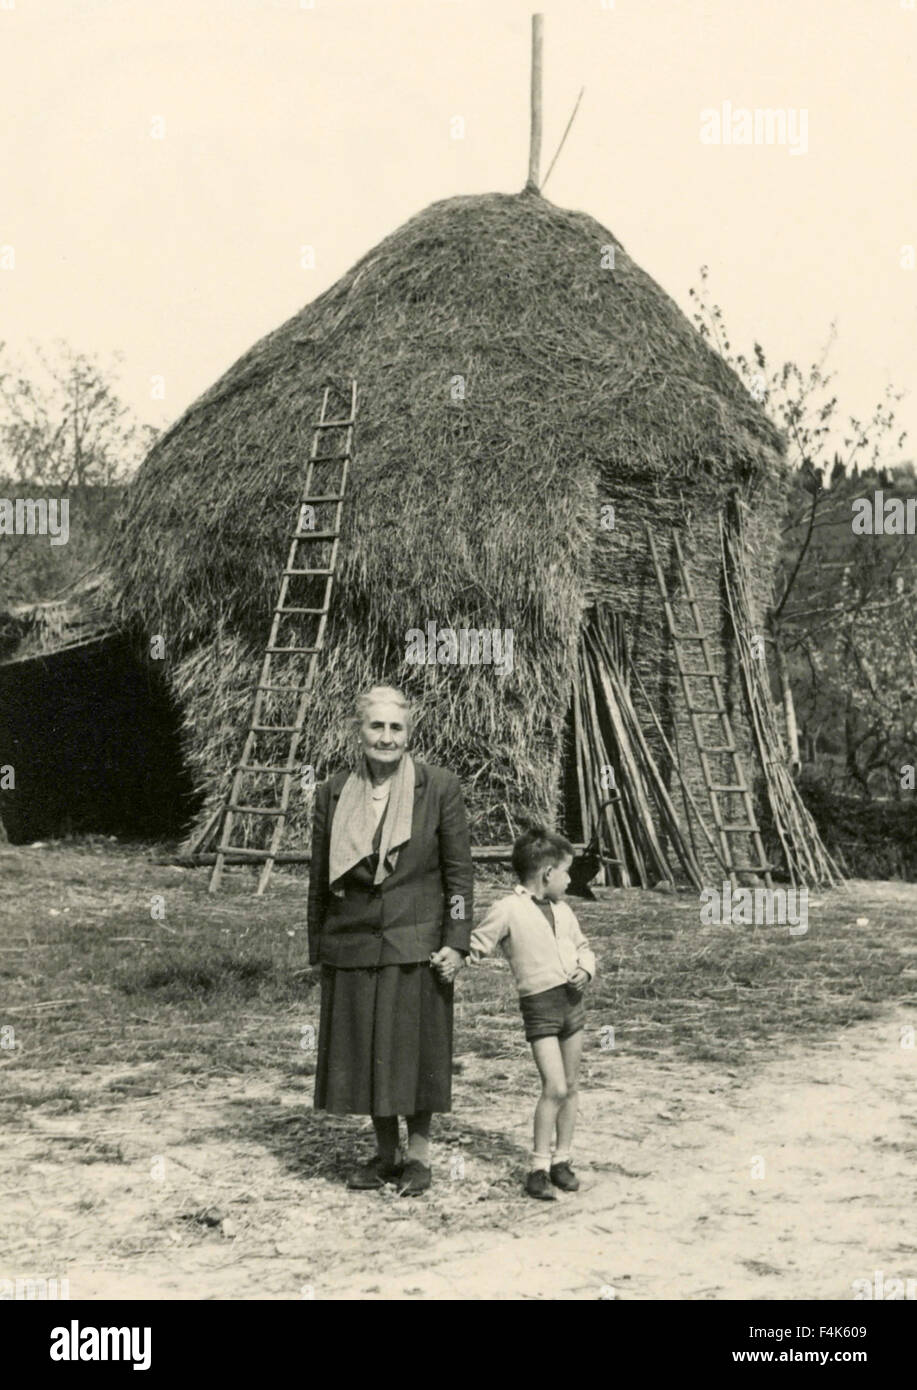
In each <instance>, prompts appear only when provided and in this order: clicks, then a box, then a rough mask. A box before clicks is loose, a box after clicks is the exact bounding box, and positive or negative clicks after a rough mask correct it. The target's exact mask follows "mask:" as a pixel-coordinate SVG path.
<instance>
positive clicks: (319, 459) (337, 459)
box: [309, 454, 350, 463]
mask: <svg viewBox="0 0 917 1390" xmlns="http://www.w3.org/2000/svg"><path fill="white" fill-rule="evenodd" d="M349 458H350V455H349V454H316V455H315V458H314V459H310V460H309V462H310V463H343V462H344V460H345V459H349Z"/></svg>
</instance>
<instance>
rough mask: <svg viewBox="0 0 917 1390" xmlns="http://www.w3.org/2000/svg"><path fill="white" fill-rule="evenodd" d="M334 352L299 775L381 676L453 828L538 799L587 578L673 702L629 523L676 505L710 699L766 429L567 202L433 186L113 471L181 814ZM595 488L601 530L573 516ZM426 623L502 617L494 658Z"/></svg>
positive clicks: (332, 761)
mask: <svg viewBox="0 0 917 1390" xmlns="http://www.w3.org/2000/svg"><path fill="white" fill-rule="evenodd" d="M612 248H613V256H614V268H613V269H612V268H608V264H607V263H608V261H609V260H610V253H611V251H612ZM603 261H604V262H605V264H603ZM350 377H356V379H357V381H358V383H359V407H358V425H357V455H356V462H355V466H354V471H353V474H352V487H351V491H350V498H349V502H348V505H347V507H346V508H345V521H344V535H343V542H342V551H341V559H340V563H339V568H338V573H337V580H336V587H335V594H334V598H333V604H332V615H331V621H330V625H329V630H328V642H327V646H326V651H325V655H324V656H323V658H322V660H321V673H320V678H319V681H318V685H317V688H316V690H315V695H314V699H313V701H312V705H311V712H310V719H309V723H308V726H307V737H306V740H305V742H304V746H303V750H302V758H303V762H305V763H311V764H313V765H314V766H315V768H316V771H317V773H318V775H320V776H321V775H324V773H325V772H326V771H327V770H328V769H329V768H332V767H334V766H336V765H339V764H340V763H341V761H342V760H343V758H344V757H345V743H344V729H343V719H344V716H345V715H346V713H347V712H348V711H349V708H350V705H351V701H352V698H353V696H354V694H355V692H357V691H358V690H360V689H361V688H363V687H365V686H367V685H368V684H371V683H373V682H376V681H378V680H380V679H385V680H387V681H392V682H394V683H397V684H401V685H403V686H404V687H406V689H407V690H408V691H409V692H410V694H411V695H412V696H413V697H414V698H415V700H416V701H417V705H418V707H419V710H420V714H421V723H420V726H419V728H418V730H417V735H416V738H417V743H418V744H419V747H420V750H421V754H422V756H426V757H428V758H429V759H431V760H433V761H436V762H441V763H444V764H445V765H447V766H449V767H451V768H452V769H454V770H455V771H456V772H457V773H459V774H460V776H461V777H462V778H463V781H464V783H465V787H466V791H467V793H468V796H469V802H470V807H471V811H472V815H473V821H474V834H475V837H476V838H477V840H478V841H479V842H487V841H492V840H494V839H497V840H505V839H506V838H507V836H508V834H509V832H510V829H511V827H512V826H514V825H516V824H518V823H519V822H520V821H522V820H524V819H525V818H526V817H529V816H531V815H539V816H543V817H546V818H548V819H549V820H552V821H557V820H558V818H560V817H561V816H562V805H561V803H562V795H561V792H562V780H563V772H564V769H563V766H562V763H563V746H564V733H565V722H566V720H567V717H568V711H569V708H570V687H571V680H572V677H573V672H574V670H575V663H576V649H577V642H578V639H579V632H580V627H581V624H582V622H583V620H584V614H585V613H586V610H587V608H588V606H589V604H590V603H591V602H592V601H593V600H594V599H595V598H600V599H601V600H603V601H604V602H606V603H608V604H610V605H611V606H612V607H613V608H614V609H615V610H616V611H618V612H621V613H623V614H624V615H625V616H626V618H627V621H628V625H629V629H630V634H631V638H632V641H633V643H634V646H635V650H636V655H637V661H638V664H639V668H640V671H641V674H642V676H643V679H644V680H645V681H646V682H647V684H648V686H649V687H650V689H651V690H652V691H653V693H654V697H655V698H656V699H658V701H659V705H660V708H661V709H663V711H665V712H666V717H667V718H669V719H670V720H673V721H675V723H676V724H678V723H679V721H680V720H681V715H680V714H679V712H678V708H677V706H678V697H677V693H676V690H675V685H674V682H673V680H672V678H671V661H670V655H669V653H668V651H667V646H668V643H667V641H666V638H665V634H664V627H663V621H662V610H661V606H660V602H659V598H658V594H657V592H656V588H655V583H654V581H653V577H652V572H651V569H650V566H649V560H648V557H647V553H646V542H645V537H644V524H645V523H646V522H647V521H650V522H651V523H652V524H653V526H654V527H656V528H657V536H658V539H659V542H660V545H661V547H662V548H663V551H664V552H667V547H666V538H667V535H668V530H669V528H670V527H671V526H672V525H680V526H682V527H684V532H683V544H684V545H685V548H686V551H687V553H688V555H689V558H693V564H694V578H695V582H696V585H697V587H698V589H699V590H700V592H701V595H702V599H703V601H704V602H705V603H707V604H709V605H710V608H711V623H712V626H713V629H714V630H715V632H716V633H717V634H721V635H722V643H721V645H719V646H718V658H717V659H718V661H721V662H722V669H723V671H724V674H726V675H727V676H729V677H730V679H731V682H732V684H731V686H730V688H731V689H733V690H734V691H735V695H736V699H737V700H738V699H739V698H740V697H739V686H738V684H737V683H736V678H735V673H734V671H730V659H729V652H728V647H727V646H726V637H725V633H726V621H725V615H724V612H723V609H722V603H721V594H720V586H719V551H718V539H717V515H718V513H719V511H720V510H721V508H722V507H723V505H724V502H725V499H726V497H727V495H728V494H729V492H730V490H732V489H733V488H736V487H738V489H739V490H740V493H741V495H742V496H743V497H744V498H745V499H746V500H748V501H749V503H750V505H751V508H752V523H751V525H752V531H753V533H754V532H756V534H753V537H752V539H753V542H754V544H755V546H756V547H757V555H756V558H755V561H754V563H755V566H756V572H755V575H754V577H753V584H754V586H757V591H758V592H759V593H762V594H763V592H764V590H765V589H766V586H767V584H768V583H769V578H770V569H771V562H772V557H773V547H772V544H771V539H772V536H773V534H774V530H775V526H776V520H775V516H774V508H773V507H772V505H771V503H772V499H773V497H774V487H775V483H776V479H777V477H778V474H779V472H780V469H781V466H782V464H781V454H782V446H781V440H780V437H779V435H778V434H777V432H776V431H775V430H774V428H773V427H772V426H771V424H770V423H769V422H768V420H767V419H766V417H765V415H764V414H763V412H762V410H761V409H760V407H759V406H758V405H757V404H756V403H755V402H754V401H753V400H752V399H751V398H750V396H749V395H748V394H747V392H746V391H745V389H744V388H743V387H742V385H741V384H740V382H739V381H738V379H737V378H736V377H735V375H734V374H733V373H732V372H731V371H730V369H729V368H728V367H727V366H726V365H725V364H724V362H723V361H722V360H721V359H720V358H719V357H718V356H717V355H716V354H715V353H714V352H713V351H712V350H711V349H710V348H709V347H708V346H707V344H706V343H705V342H704V341H703V340H702V339H701V338H700V336H699V335H698V334H697V333H696V331H695V330H694V328H693V327H692V326H691V325H690V324H689V322H688V321H687V319H686V318H685V317H684V315H683V314H682V313H681V311H680V310H679V309H678V308H677V306H676V305H675V304H674V302H673V301H672V300H671V299H670V298H669V297H668V296H667V295H666V294H665V293H664V292H663V291H662V290H661V289H660V288H659V286H658V285H657V284H656V283H655V282H654V281H653V280H652V279H651V278H650V277H649V276H648V275H647V274H645V272H644V271H642V270H641V269H640V267H639V266H638V265H636V264H635V262H634V261H633V260H632V259H631V258H630V256H629V255H628V254H627V252H626V251H625V250H624V248H623V247H622V246H621V245H620V243H619V242H618V241H617V240H616V238H615V237H614V236H613V235H612V233H610V232H608V231H607V230H605V229H604V228H603V227H601V226H600V225H599V224H598V223H597V222H595V221H594V220H593V219H592V218H590V217H588V216H586V215H584V214H582V213H577V212H569V211H565V210H563V209H561V208H557V207H555V206H553V205H552V204H550V203H548V202H547V201H545V200H544V199H543V198H541V197H540V196H537V195H534V194H531V193H523V194H520V195H515V196H507V195H502V194H490V195H485V196H476V197H460V198H452V199H449V200H446V201H444V202H440V203H436V204H434V205H432V206H431V207H429V208H427V209H426V210H425V211H423V212H421V213H420V214H418V215H417V216H415V217H413V218H412V219H411V220H410V221H409V222H407V223H406V224H405V225H404V226H403V227H401V228H400V229H399V230H398V231H396V232H395V233H393V234H392V235H391V236H389V237H387V238H386V239H385V240H384V241H383V242H382V243H381V244H380V245H379V246H377V247H376V248H375V249H374V250H372V251H371V252H369V254H368V255H366V256H364V257H363V259H362V260H361V261H359V262H358V263H357V264H356V265H355V266H354V267H353V268H352V269H351V270H350V271H348V272H347V274H345V275H344V276H343V277H342V278H341V279H340V280H339V281H338V282H337V284H335V285H334V286H333V287H332V288H331V289H329V290H328V291H327V292H326V293H324V294H323V295H321V296H320V297H319V298H318V299H316V300H315V301H314V302H313V303H311V304H309V305H307V307H306V308H305V309H303V310H302V311H301V312H300V313H298V314H296V315H295V316H294V317H293V318H291V319H290V320H288V322H286V323H285V324H283V325H282V326H281V327H280V328H278V329H276V330H275V331H274V332H273V333H271V334H269V335H268V336H267V337H266V338H264V339H262V341H261V342H259V343H258V344H256V345H255V346H254V347H253V348H252V349H251V351H249V352H248V353H246V354H245V356H244V357H242V358H241V359H240V360H239V361H238V362H237V363H236V364H235V365H234V366H233V367H232V368H231V369H230V370H229V371H228V372H227V373H226V374H225V375H224V376H223V377H222V378H221V379H220V380H219V381H218V382H217V383H216V384H215V385H214V386H213V387H212V388H211V389H210V390H209V391H207V392H206V393H205V394H204V395H203V396H202V397H201V398H200V399H199V400H198V401H197V402H196V403H195V404H194V405H193V406H192V407H191V408H190V409H189V410H188V411H187V412H186V413H185V414H184V415H183V416H182V418H181V419H180V420H179V421H178V422H177V423H176V424H175V425H174V426H173V427H172V429H171V430H169V431H168V432H167V433H166V434H165V435H164V436H163V437H162V439H161V440H160V441H159V442H158V443H157V444H156V446H155V447H154V449H153V450H152V452H151V454H150V455H149V457H148V459H147V460H146V462H145V463H144V465H143V467H142V469H141V471H140V474H139V476H138V478H137V479H136V481H135V483H134V484H133V486H132V487H131V488H130V489H129V493H128V496H127V499H126V503H125V507H124V511H123V516H122V520H121V525H120V527H119V529H118V531H117V539H116V542H115V544H114V547H113V550H112V554H111V556H110V557H109V562H110V569H111V586H112V587H111V596H110V598H111V602H112V604H113V607H114V609H115V610H116V612H117V615H118V617H119V619H120V621H122V622H124V623H127V624H129V625H130V626H131V627H132V628H134V629H135V630H136V631H137V633H138V634H141V635H142V638H143V640H144V642H145V643H146V642H147V641H148V640H149V637H150V636H151V635H154V634H161V635H162V636H163V637H164V638H165V642H166V661H167V670H168V676H169V679H170V682H171V685H172V688H173V690H174V691H175V693H176V695H177V697H178V699H179V701H180V703H181V706H182V709H183V719H184V738H185V746H186V756H187V758H188V761H189V763H190V765H191V767H192V768H193V772H194V777H195V779H196V782H197V785H198V787H199V788H200V790H201V792H202V794H203V796H204V798H205V805H204V810H203V812H202V815H204V816H206V814H207V813H208V811H209V809H211V808H212V807H213V806H214V805H215V804H216V802H217V800H218V799H219V798H221V797H222V796H223V795H224V794H225V791H226V786H227V776H228V770H229V768H230V766H231V764H232V763H233V761H234V760H235V759H237V758H238V755H239V750H240V744H241V740H242V737H243V735H244V730H245V727H246V723H247V717H248V712H249V705H250V700H251V696H252V690H253V686H254V683H255V681H256V679H257V667H258V662H259V660H260V656H261V653H262V650H263V646H264V642H265V638H266V632H267V626H268V622H269V617H270V612H271V609H272V606H273V602H274V599H275V595H276V592H277V587H278V582H279V573H280V569H281V567H282V563H283V557H284V553H285V549H286V540H285V537H286V535H287V534H288V533H289V531H290V530H291V529H292V523H293V519H294V517H295V512H296V501H297V497H298V490H299V488H300V486H301V479H302V471H303V464H304V460H305V458H306V456H307V454H308V449H309V444H310V439H311V423H312V421H313V419H314V418H315V416H316V413H317V409H318V405H319V401H320V398H321V390H322V387H323V385H324V384H325V383H326V382H327V381H333V382H337V383H342V384H343V383H346V382H347V380H348V379H349V378H350ZM605 503H611V504H613V505H614V507H615V528H614V530H613V531H609V530H605V529H603V528H602V526H601V524H600V517H601V507H602V504H605ZM430 621H433V622H435V623H436V625H437V627H438V628H446V627H451V628H454V629H460V628H476V629H482V628H487V629H494V628H498V629H512V631H513V635H514V650H513V659H514V660H513V670H512V672H511V673H509V674H504V675H500V674H498V673H497V672H496V671H495V669H494V668H493V667H487V666H456V665H424V666H416V665H410V664H406V663H405V660H404V656H405V649H406V633H407V631H408V629H412V628H419V629H422V630H423V629H425V627H426V624H427V623H428V622H430ZM736 714H737V725H738V729H739V733H740V737H741V738H742V739H743V741H744V740H747V729H746V727H745V724H744V719H743V716H742V714H741V711H740V710H739V709H738V707H737V709H736ZM684 728H685V729H686V728H687V725H686V724H685V725H684ZM686 756H687V757H688V761H690V756H689V755H686ZM691 775H692V776H693V775H697V776H699V773H698V772H697V769H696V768H695V769H694V770H693V772H692V774H691ZM308 819H309V802H308V798H306V797H304V798H303V799H302V802H301V803H300V804H299V805H298V806H297V808H296V811H295V813H294V819H293V823H292V826H291V828H290V831H289V834H288V839H287V843H288V844H293V845H297V844H302V843H304V842H305V841H306V840H307V826H308Z"/></svg>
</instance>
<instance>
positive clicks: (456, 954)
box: [430, 946, 465, 984]
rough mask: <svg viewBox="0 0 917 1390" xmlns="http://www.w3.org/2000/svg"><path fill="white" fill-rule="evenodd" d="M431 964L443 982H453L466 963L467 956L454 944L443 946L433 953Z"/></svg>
mask: <svg viewBox="0 0 917 1390" xmlns="http://www.w3.org/2000/svg"><path fill="white" fill-rule="evenodd" d="M430 964H431V965H432V967H433V969H434V970H435V971H436V974H437V975H438V976H439V978H440V979H441V980H442V982H443V984H451V982H452V981H453V980H454V979H455V977H456V975H457V974H458V972H459V971H460V970H461V969H462V966H463V965H464V964H465V957H464V956H463V955H462V953H461V951H456V950H455V949H454V948H453V947H452V946H441V947H440V949H439V950H438V951H433V952H432V953H431V955H430Z"/></svg>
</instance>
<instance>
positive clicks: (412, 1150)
mask: <svg viewBox="0 0 917 1390" xmlns="http://www.w3.org/2000/svg"><path fill="white" fill-rule="evenodd" d="M405 1118H406V1120H407V1126H408V1158H416V1159H417V1161H418V1163H422V1164H423V1165H424V1167H425V1168H429V1166H430V1124H431V1121H432V1119H433V1113H432V1111H430V1110H418V1112H417V1114H416V1115H407V1116H405Z"/></svg>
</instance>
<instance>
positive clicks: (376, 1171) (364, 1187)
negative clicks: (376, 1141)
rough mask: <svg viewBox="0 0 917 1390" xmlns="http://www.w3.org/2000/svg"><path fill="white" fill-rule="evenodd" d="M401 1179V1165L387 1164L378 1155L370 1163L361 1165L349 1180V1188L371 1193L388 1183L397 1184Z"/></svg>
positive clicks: (355, 1169)
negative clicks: (370, 1191)
mask: <svg viewBox="0 0 917 1390" xmlns="http://www.w3.org/2000/svg"><path fill="white" fill-rule="evenodd" d="M400 1177H401V1164H400V1163H385V1162H384V1161H383V1160H382V1159H381V1158H380V1157H379V1155H378V1154H376V1155H375V1157H374V1158H371V1159H370V1160H369V1162H368V1163H361V1164H360V1165H359V1166H358V1167H357V1168H354V1170H353V1172H352V1173H351V1174H350V1175H349V1177H348V1179H347V1186H348V1187H350V1188H354V1189H355V1190H357V1191H360V1192H363V1191H369V1190H371V1189H372V1188H375V1187H384V1186H385V1184H386V1183H387V1182H395V1181H396V1180H397V1179H398V1178H400Z"/></svg>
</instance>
